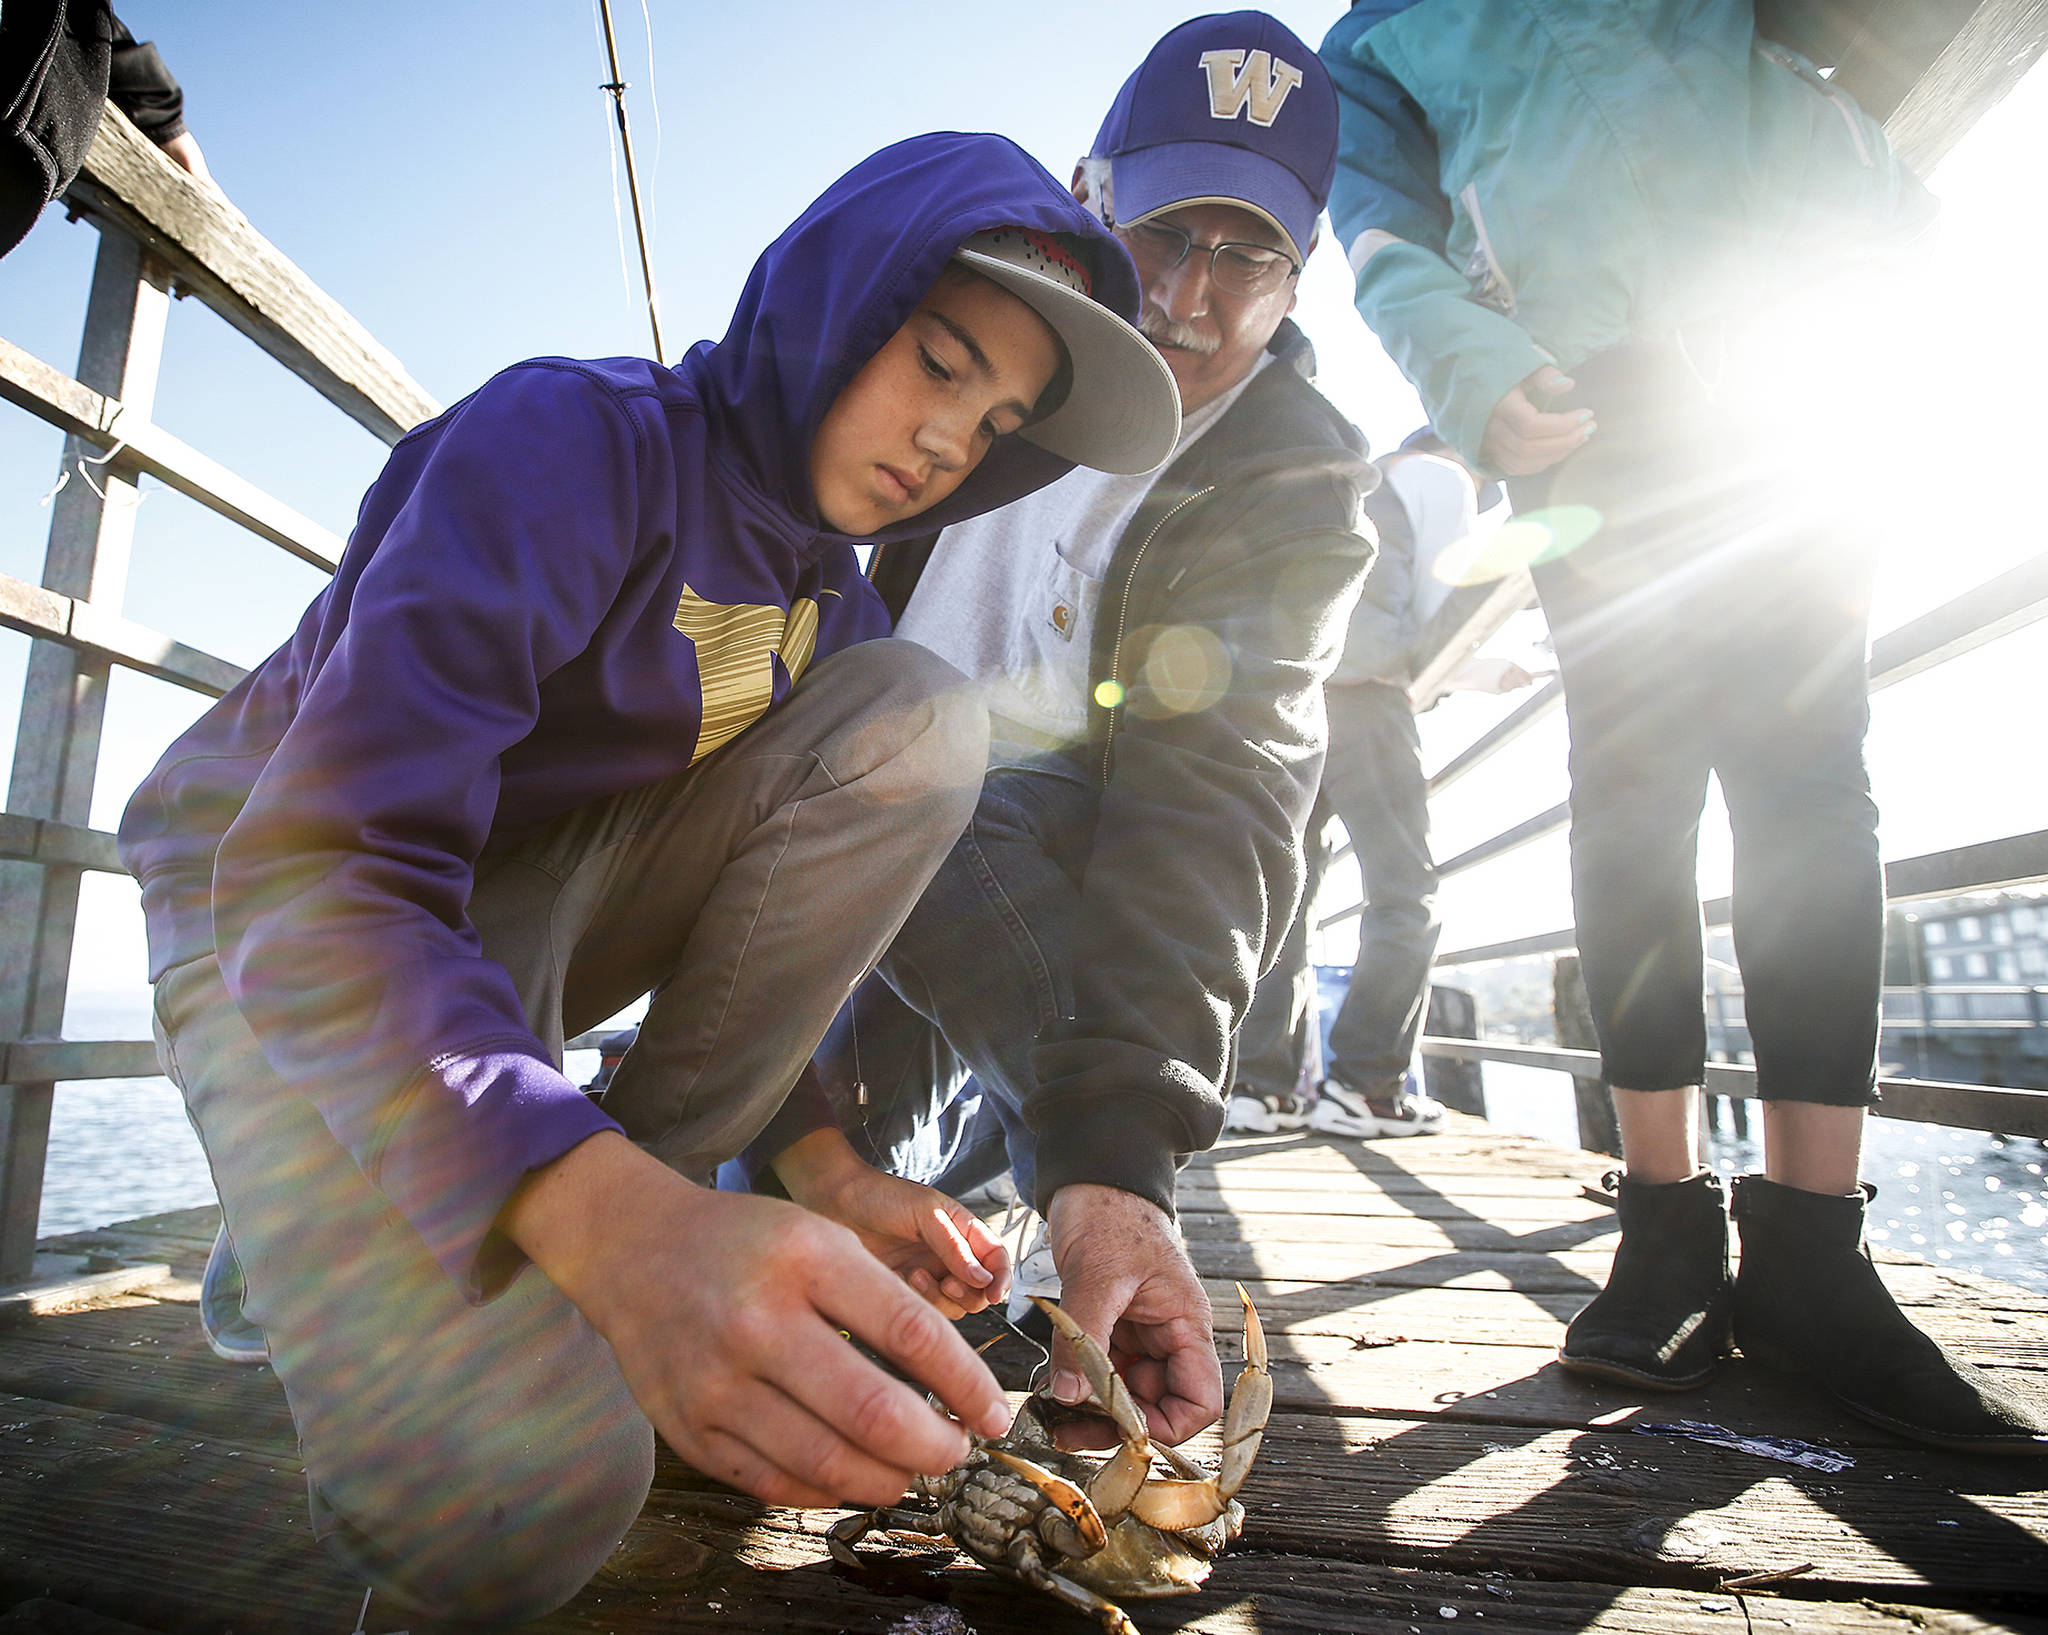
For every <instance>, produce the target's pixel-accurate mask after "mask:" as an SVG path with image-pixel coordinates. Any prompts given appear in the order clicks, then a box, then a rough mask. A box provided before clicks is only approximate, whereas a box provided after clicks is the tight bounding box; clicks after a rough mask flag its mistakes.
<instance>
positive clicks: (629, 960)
mask: <svg viewBox="0 0 2048 1635" xmlns="http://www.w3.org/2000/svg"><path fill="white" fill-rule="evenodd" d="M986 755H987V725H986V720H985V717H984V716H983V714H982V711H981V706H980V704H979V703H978V701H977V700H976V699H975V697H974V695H972V693H971V692H970V690H969V689H967V688H966V686H965V685H964V684H963V683H962V682H961V680H960V678H959V676H958V675H957V674H956V673H955V672H953V671H952V670H951V669H949V668H948V667H947V666H946V665H945V664H944V663H943V662H941V661H940V660H938V659H936V658H934V657H933V656H932V655H931V654H930V653H928V652H926V651H925V650H924V649H923V648H920V647H917V646H914V645H912V644H910V643H908V642H897V641H877V642H868V643H864V644H862V645H860V646H858V647H854V648H850V649H848V650H846V651H845V652H843V653H840V654H837V655H835V656H834V657H832V658H831V659H829V660H826V661H824V662H822V663H820V664H818V665H817V666H816V667H815V668H814V669H812V670H811V671H810V673H809V674H807V675H806V676H805V677H804V679H803V681H802V683H801V684H800V685H799V686H798V687H796V688H795V689H794V690H793V691H792V692H791V694H790V696H789V697H788V698H787V699H786V700H785V701H784V702H783V703H782V704H781V705H779V706H777V707H776V708H775V709H773V710H771V711H770V712H769V713H768V715H766V716H765V717H763V718H762V720H761V721H760V722H759V723H758V724H756V725H755V726H754V727H752V728H750V729H749V730H748V731H747V732H745V733H744V734H742V735H741V736H740V737H739V738H737V739H735V740H734V741H733V742H732V743H731V744H728V745H726V746H725V747H724V748H722V749H720V750H718V751H717V752H716V753H714V754H713V755H711V756H709V757H707V758H706V759H705V760H704V761H703V762H701V763H699V764H698V765H697V766H695V767H693V768H691V769H690V770H689V771H688V772H685V773H682V774H679V775H678V776H676V777H674V778H670V779H667V780H665V781H663V782H662V783H659V784H655V785H652V786H650V787H648V788H645V789H639V790H633V791H629V792H627V793H625V794H622V795H619V796H615V797H613V798H612V799H610V800H606V801H603V802H599V803H597V804H595V805H592V806H590V807H587V808H584V809H581V810H578V811H575V812H571V813H569V814H568V815H566V816H564V817H563V818H561V819H559V820H557V821H556V822H554V823H552V824H550V825H548V826H547V827H545V828H544V829H542V830H540V831H538V832H536V833H533V834H530V835H527V836H525V837H523V838H522V839H520V840H519V841H518V843H516V844H512V845H507V846H504V847H496V846H493V847H490V848H487V850H486V853H485V856H484V858H483V859H482V860H481V861H480V862H479V865H478V868H477V883H476V890H475V894H474V897H473V899H472V901H471V905H470V915H471V919H472V922H473V923H474V924H475V926H476V928H477V930H478V932H479V933H480V935H481V936H482V939H483V947H484V952H485V953H486V954H487V955H488V956H489V957H491V958H493V959H497V960H499V961H501V962H502V963H503V964H504V965H505V967H506V968H507V970H508V971H510V973H511V974H512V977H513V980H514V982H515V984H516V985H517V987H518V990H519V994H520V998H521V1000H522V1002H523V1004H524V1005H525V1007H526V1012H527V1019H528V1022H529V1024H530V1025H531V1026H532V1028H533V1029H534V1031H535V1032H536V1033H537V1034H538V1035H539V1036H540V1038H541V1039H542V1040H543V1041H545V1042H547V1043H548V1044H549V1045H550V1047H551V1048H552V1049H553V1050H554V1051H555V1053H556V1057H557V1060H558V1061H559V1059H560V1051H561V1047H562V1042H563V1040H564V1039H565V1038H567V1037H569V1036H571V1035H573V1034H575V1033H578V1032H581V1031H582V1030H583V1029H585V1028H587V1027H590V1026H593V1025H595V1024H596V1023H598V1022H601V1021H603V1020H604V1019H605V1018H606V1017H608V1016H610V1015H612V1014H614V1013H615V1012H616V1011H618V1010H619V1009H620V1008H621V1007H623V1006H624V1005H626V1004H628V1003H630V1002H631V1001H632V1000H633V999H634V998H636V997H637V996H639V995H640V994H643V993H646V992H648V991H650V990H652V991H653V993H654V998H653V1000H652V1002H651V1004H650V1007H649V1010H648V1014H647V1018H646V1021H645V1022H644V1023H643V1024H642V1026H641V1029H640V1035H639V1041H638V1043H637V1044H636V1045H635V1046H634V1048H633V1050H632V1051H631V1052H630V1053H629V1054H628V1056H627V1057H626V1059H625V1061H624V1062H622V1063H621V1064H620V1067H619V1070H618V1073H617V1075H616V1077H615V1078H614V1081H613V1085H612V1088H611V1090H610V1091H609V1092H608V1094H607V1097H606V1103H605V1105H606V1109H607V1111H609V1112H611V1113H612V1114H613V1116H615V1117H616V1118H618V1119H619V1121H620V1123H621V1124H622V1125H624V1127H625V1128H626V1130H627V1132H628V1133H629V1134H630V1135H632V1136H633V1137H634V1139H636V1140H637V1141H640V1142H641V1143H642V1144H643V1145H645V1146H646V1147H648V1148H649V1150H651V1151H653V1152H654V1153H655V1154H656V1155H657V1156H659V1157H661V1158H663V1159H664V1160H665V1161H666V1162H668V1163H670V1164H671V1165H673V1166H674V1167H676V1168H678V1169H680V1170H682V1171H683V1172H684V1173H686V1174H689V1175H691V1176H692V1177H693V1178H697V1179H703V1178H705V1177H706V1176H708V1174H709V1171H710V1169H711V1167H712V1166H713V1165H715V1164H716V1163H718V1162H719V1161H720V1160H722V1159H724V1158H727V1157H730V1156H731V1155H732V1154H734V1153H736V1152H737V1151H738V1150H739V1149H740V1148H741V1147H742V1146H744V1145H745V1144H746V1142H747V1141H749V1140H750V1139H752V1137H753V1136H754V1135H756V1134H757V1133H759V1131H760V1130H761V1128H762V1127H763V1125H765V1124H766V1122H767V1121H768V1119H769V1117H770V1116H771V1115H772V1114H773V1113H774V1111H775V1110H776V1108H777V1107H778V1106H779V1105H780V1104H781V1102H782V1100H783V1098H784V1096H785V1095H786V1094H787V1092H788V1090H789V1088H790V1086H791V1085H792V1084H793V1083H794V1082H795V1080H796V1078H797V1076H798V1074H799V1072H800V1071H801V1070H802V1068H803V1065H804V1063H805V1062H806V1061H807V1060H808V1059H809V1057H810V1054H811V1051H812V1049H813V1048H814V1047H815V1045H816V1044H817V1041H818V1039H819V1038H820V1037H821V1036H822V1035H823V1033H824V1031H825V1027H826V1024H827V1023H828V1022H829V1021H830V1019H831V1017H832V1015H833V1013H834V1012H835V1011H836V1010H837V1009H838V1007H839V1006H840V1004H841V1003H842V1002H843V1001H844V1000H845V998H846V995H847V993H848V991H849V990H850V989H851V988H852V986H853V985H854V983H855V982H857V981H858V980H859V979H860V977H861V976H862V975H863V974H864V973H865V972H866V971H867V970H868V969H869V968H870V967H871V966H872V965H873V963H874V962H875V960H876V959H877V958H878V957H879V955H880V953H881V951H882V949H883V948H885V947H886V946H887V945H888V942H889V940H890V938H891V937H892V936H893V935H894V934H895V931H896V929H897V927H898V926H899V925H900V924H901V923H902V921H903V918H904V916H905V915H906V914H907V913H908V912H909V909H910V907H911V904H912V903H913V902H915V901H916V899H917V896H918V894H919V892H920V891H921V890H922V889H923V887H924V885H925V883H926V881H927V880H928V879H929V878H930V876H931V874H932V872H933V870H934V869H935V868H936V867H937V866H938V864H939V862H940V861H941V859H943V858H944V857H945V855H946V853H947V851H948V849H949V848H950V846H951V844H952V842H953V840H954V838H955V837H956V836H957V835H958V834H959V832H960V830H961V829H962V828H963V827H964V826H965V824H966V821H967V818H968V816H969V815H970V813H971V812H972V811H973V807H974V799H975V794H976V791H977V789H978V787H979V784H980V777H981V770H982V766H983V764H984V762H985V760H986ZM156 1010H157V1044H158V1050H159V1053H160V1055H161V1056H162V1059H163V1064H164V1070H165V1072H166V1073H167V1074H169V1075H170V1077H171V1078H172V1080H173V1081H174V1082H176V1083H177V1084H178V1086H179V1087H180V1089H181V1090H183V1092H184V1094H185V1100H186V1105H187V1108H188V1109H189V1111H190V1113H191V1116H192V1121H193V1123H194V1125H195V1126H196V1127H197V1129H198V1131H199V1135H200V1139H201V1141H202V1143H203V1144H204V1146H205V1148H206V1153H207V1160H208V1162H209V1164H210V1165H211V1167H212V1170H213V1178H214V1184H215V1187H216V1189H217V1190H218V1191H219V1193H220V1198H221V1203H222V1206H223V1209H224V1211H225V1215H226V1221H227V1227H228V1232H229V1236H230V1237H231V1239H232V1240H233V1243H234V1246H235V1250H236V1253H237V1255H238V1257H239V1258H240V1260H241V1263H242V1268H243V1272H244V1275H245V1277H246V1279H247V1283H248V1295H247V1299H246V1302H245V1309H246V1312H247V1315H248V1316H249V1318H250V1319H251V1320H252V1321H254V1322H256V1323H259V1324H260V1325H261V1326H262V1327H263V1329H264V1331H265V1334H266V1336H267V1337H268V1340H269V1343H270V1353H271V1360H272V1363H273V1365H274V1367H275V1368H276V1370H277V1374H278V1377H279V1379H280V1380H281V1381H282V1382H283V1384H284V1387H285V1392H286V1395H287V1397H288V1398H289V1400H290V1403H291V1409H292V1417H293V1420H294V1422H295V1423H296V1425H297V1427H298V1433H299V1440H300V1446H301V1450H302V1452H303V1454H304V1457H305V1462H306V1476H307V1485H308V1489H309V1492H310V1494H311V1499H312V1508H313V1519H314V1526H315V1530H316V1532H317V1534H318V1536H319V1537H320V1538H321V1539H322V1541H323V1542H324V1543H325V1544H326V1545H327V1546H328V1548H329V1549H331V1550H332V1551H334V1552H335V1553H336V1554H337V1555H338V1556H339V1557H340V1558H341V1559H342V1560H343V1561H344V1562H346V1563H347V1564H348V1565H349V1566H350V1567H351V1568H352V1569H353V1570H354V1571H356V1572H357V1573H359V1574H360V1575H361V1576H362V1577H364V1578H365V1579H367V1580H368V1581H370V1582H371V1583H372V1584H373V1585H375V1586H376V1587H377V1588H378V1589H379V1590H380V1591H383V1592H386V1593H389V1594H391V1595H393V1596H394V1597H396V1598H398V1599H399V1600H401V1601H402V1602H404V1603H406V1604H407V1605H408V1606H410V1607H412V1608H415V1609H417V1610H418V1611H420V1612H423V1613H427V1614H430V1615H435V1616H458V1617H469V1618H520V1617H532V1616H537V1615H539V1614H541V1613H543V1612H546V1611H548V1610H550V1609H552V1608H554V1607H556V1606H559V1605H560V1604H561V1603H562V1602H564V1601H566V1600H567V1599H568V1598H569V1597H570V1596H572V1595H574V1594H575V1593H576V1591H577V1590H578V1589H580V1588H581V1587H582V1585H583V1584H584V1583H585V1582H586V1581H588V1579H589V1578H590V1576H591V1574H592V1573H594V1572H595V1571H596V1570H597V1568H598V1566H599V1565H600V1564H601V1563H602V1562H603V1560H604V1558H605V1557H606V1556H607V1555H608V1554H609V1553H610V1551H611V1550H612V1548H613V1547H614V1546H615V1545H616V1544H617V1542H618V1540H619V1539H620V1538H621V1537H622V1536H623V1535H624V1533H625V1531H626V1529H627V1527H628V1526H629V1525H630V1524H631V1523H632V1521H633V1519H634V1518H635V1516H637V1515H638V1513H639V1509H640V1506H641V1504H642V1502H643V1501H644V1499H645V1497H646V1494H647V1489H648V1484H649V1482H650V1481H651V1479H652V1475H653V1461H654V1444H653V1432H652V1428H651V1427H650V1426H649V1424H648V1422H647V1420H646V1419H645V1417H644V1416H643V1415H642V1414H641V1413H640V1411H639V1409H638V1407H637V1406H636V1405H635V1403H634V1402H633V1399H632V1397H631V1396H630V1394H629V1393H628V1392H627V1390H626V1387H625V1383H624V1381H623V1380H622V1379H621V1377H620V1375H619V1371H618V1367H617V1365H616V1363H615V1362H614V1361H613V1358H612V1355H611V1350H610V1348H609V1347H608V1346H607V1345H606V1344H605V1342H604V1340H603V1339H602V1338H601V1337H600V1336H599V1335H598V1334H597V1333H596V1331H595V1330H593V1329H592V1328H591V1327H590V1325H589V1324H588V1323H587V1322H585V1321H584V1319H583V1317H582V1316H581V1314H580V1313H578V1312H577V1310H576V1309H575V1308H574V1307H573V1306H571V1305H570V1304H569V1302H568V1300H567V1299H566V1298H564V1297H563V1296H562V1295H561V1294H560V1293H559V1292H558V1291H557V1290H556V1289H555V1288H554V1286H553V1285H552V1284H550V1283H549V1282H548V1280H547V1279H546V1278H545V1277H544V1276H542V1275H541V1274H540V1273H539V1272H538V1271H537V1270H535V1269H534V1268H532V1267H530V1266H529V1267H528V1268H527V1269H526V1270H525V1271H524V1272H523V1273H522V1274H520V1275H519V1276H517V1277H516V1278H515V1279H514V1280H513V1281H512V1283H511V1284H510V1286H509V1287H507V1288H506V1289H505V1290H504V1292H503V1293H501V1294H500V1295H499V1296H497V1297H496V1298H495V1299H492V1300H490V1301H489V1302H487V1303H485V1304H483V1305H480V1306H471V1305H468V1304H466V1303H465V1302H464V1301H463V1299H462V1298H461V1296H460V1294H459V1293H458V1291H457V1289H456V1287H455V1285H454V1284H453V1283H452V1282H450V1280H449V1279H448V1277H447V1275H446V1273H445V1272H443V1271H442V1270H441V1268H440V1267H439V1266H438V1265H437V1264H436V1263H435V1261H434V1260H433V1258H432V1257H431V1256H430V1255H429V1254H428V1252H427V1249H426V1246H425V1244H424V1243H423V1242H422V1241H421V1239H420V1238H419V1236H418V1234H417V1233H416V1232H414V1230H413V1229H412V1227H411V1226H410V1225H408V1224H407V1223H406V1221H404V1220H403V1219H402V1218H400V1217H399V1216H398V1215H397V1213H396V1212H395V1211H394V1210H393V1209H392V1208H391V1207H390V1205H389V1204H388V1203H387V1202H386V1201H385V1200H384V1198H383V1196H382V1195H381V1194H379V1193H378V1192H377V1191H376V1190H375V1189H374V1188H372V1187H371V1186H370V1185H369V1184H368V1182H366V1181H365V1180H364V1178H363V1176H362V1173H361V1171H360V1170H358V1169H357V1168H356V1166H355V1163H354V1161H353V1160H352V1159H351V1158H350V1157H349V1155H348V1153H347V1152H346V1150H344V1149H343V1148H342V1147H341V1145H340V1144H339V1143H338V1142H336V1141H335V1139H334V1138H333V1136H332V1135H331V1134H329V1132H328V1130H327V1127H326V1125H325V1124H323V1123H322V1122H321V1120H320V1118H319V1115H318V1114H317V1113H316V1112H315V1111H314V1109H313V1107H312V1105H311V1104H310V1103H309V1102H307V1101H305V1100H304V1099H303V1098H302V1097H300V1096H299V1095H298V1094H296V1093H295V1092H294V1091H293V1090H292V1089H291V1088H290V1087H289V1086H287V1085H286V1084H284V1083H282V1082H281V1081H280V1080H279V1079H278V1078H277V1077H276V1075H275V1074H273V1073H272V1072H271V1071H270V1069H269V1067H268V1065H267V1063H266V1062H265V1061H264V1059H263V1056H262V1053H261V1051H260V1049H259V1047H258V1045H257V1043H256V1040H255V1039H254V1037H253V1036H252V1035H251V1034H250V1032H249V1029H248V1027H247V1025H246V1024H245V1023H244V1022H243V1020H242V1017H241V1015H240V1013H239V1012H238V1011H237V1010H236V1009H235V1006H234V1003H233V1001H232V999H230V997H229V996H228V994H227V992H226V989H225V988H224V987H223V985H222V982H221V978H220V972H219V968H218V966H217V964H216V962H215V961H214V960H213V959H211V958H207V959H203V960H197V961H194V962H192V963H190V964H187V965H183V966H179V967H177V968H176V969H174V970H172V971H169V972H167V973H165V975H164V977H163V978H162V980H161V981H160V982H159V983H158V984H157V993H156ZM713 1270H714V1269H713V1268H710V1267H707V1268H706V1273H707V1275H709V1274H710V1273H711V1272H712V1271H713ZM677 1338H678V1344H681V1345H687V1344H688V1343H689V1340H688V1336H678V1337H677Z"/></svg>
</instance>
